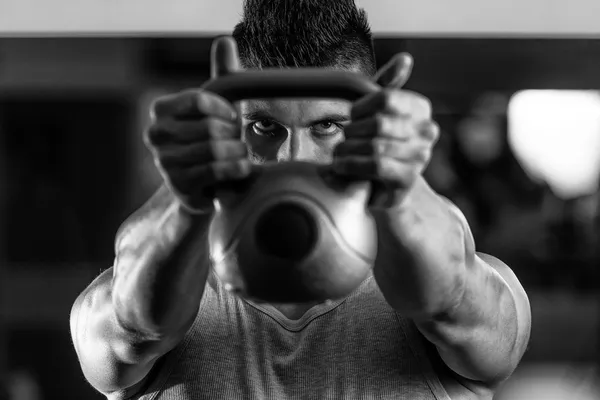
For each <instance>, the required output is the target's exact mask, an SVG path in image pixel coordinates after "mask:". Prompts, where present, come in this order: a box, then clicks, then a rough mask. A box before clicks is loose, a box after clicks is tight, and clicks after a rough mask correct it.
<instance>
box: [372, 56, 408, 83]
mask: <svg viewBox="0 0 600 400" xmlns="http://www.w3.org/2000/svg"><path fill="white" fill-rule="evenodd" d="M412 67H413V58H412V56H411V55H410V54H408V53H399V54H396V55H395V56H394V57H392V59H391V60H390V61H388V62H387V63H386V64H385V65H384V66H383V67H381V69H380V70H379V71H378V72H377V74H375V77H374V80H375V82H377V83H378V84H379V85H381V86H383V87H388V88H396V89H400V88H401V87H403V86H404V85H405V84H406V82H407V81H408V79H409V78H410V74H411V73H412Z"/></svg>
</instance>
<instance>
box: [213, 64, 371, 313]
mask: <svg viewBox="0 0 600 400" xmlns="http://www.w3.org/2000/svg"><path fill="white" fill-rule="evenodd" d="M204 89H205V90H207V91H210V92H213V93H215V94H218V95H220V96H222V97H223V98H225V99H227V100H228V101H230V102H232V103H233V102H236V101H239V100H247V99H265V98H300V97H302V98H338V99H345V100H350V101H353V100H356V99H358V98H360V97H362V96H364V95H366V94H369V93H372V92H375V91H377V90H380V87H379V86H378V85H377V84H375V83H374V82H372V81H370V80H369V79H367V78H366V77H363V76H362V75H359V74H356V73H352V72H345V71H331V70H324V69H318V68H297V69H289V70H284V69H266V70H260V71H248V72H239V73H234V74H231V75H226V76H224V77H220V78H216V79H214V80H211V81H209V82H208V83H207V84H206V85H205V87H204ZM370 191H371V184H370V183H369V182H356V181H350V180H345V179H341V178H339V177H336V176H334V175H333V174H332V173H331V170H330V167H329V166H326V165H317V164H313V163H309V162H296V161H291V162H284V163H267V164H264V165H260V166H257V167H256V169H255V171H254V172H253V173H252V174H251V176H250V177H249V178H247V179H246V180H244V181H243V182H240V183H236V184H235V185H234V186H233V187H227V188H225V187H222V188H220V189H219V190H218V191H217V192H216V200H215V213H214V216H213V219H212V222H211V225H210V228H209V238H208V239H209V249H210V257H211V261H212V267H213V268H214V271H215V273H216V275H217V276H218V277H219V279H220V280H221V282H222V283H223V284H224V286H225V288H226V289H227V290H229V291H231V292H234V293H235V294H237V295H239V296H241V297H244V298H247V299H250V300H253V301H255V302H269V303H303V302H313V301H327V300H335V299H340V298H343V297H346V296H348V295H349V294H350V293H352V292H353V291H354V290H355V289H356V288H357V287H358V286H359V285H360V284H361V283H362V282H363V281H364V280H365V279H366V277H367V276H368V274H369V272H370V270H371V268H372V265H373V262H374V260H375V256H376V253H377V230H376V226H375V222H374V220H373V217H372V216H371V214H370V213H369V211H368V209H367V205H368V201H369V198H370Z"/></svg>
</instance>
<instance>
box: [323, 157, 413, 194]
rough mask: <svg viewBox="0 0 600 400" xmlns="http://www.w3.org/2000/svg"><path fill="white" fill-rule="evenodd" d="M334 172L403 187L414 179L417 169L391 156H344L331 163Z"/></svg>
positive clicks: (388, 185)
mask: <svg viewBox="0 0 600 400" xmlns="http://www.w3.org/2000/svg"><path fill="white" fill-rule="evenodd" d="M332 169H333V171H334V172H335V173H337V174H340V175H344V176H348V177H350V178H353V179H365V180H372V181H378V182H382V183H384V184H385V186H386V187H393V188H405V187H409V186H410V184H411V183H412V182H413V181H414V176H415V175H416V174H417V173H418V170H416V169H415V168H414V165H413V164H412V163H405V162H402V161H399V160H396V159H394V158H391V157H367V156H365V157H361V156H355V157H345V158H338V159H336V160H335V161H334V162H333V164H332Z"/></svg>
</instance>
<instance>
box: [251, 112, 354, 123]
mask: <svg viewBox="0 0 600 400" xmlns="http://www.w3.org/2000/svg"><path fill="white" fill-rule="evenodd" d="M243 116H244V118H245V119H247V120H250V121H260V120H270V121H274V122H278V121H277V118H274V117H273V116H272V115H271V114H270V113H269V112H267V111H264V110H258V111H250V112H247V113H244V114H243ZM325 121H331V122H348V121H350V115H348V114H345V113H328V114H323V115H322V116H320V117H319V118H317V119H315V120H313V121H310V122H309V123H308V125H314V124H318V123H320V122H325Z"/></svg>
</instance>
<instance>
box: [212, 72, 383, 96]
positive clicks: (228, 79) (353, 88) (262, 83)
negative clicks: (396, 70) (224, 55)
mask: <svg viewBox="0 0 600 400" xmlns="http://www.w3.org/2000/svg"><path fill="white" fill-rule="evenodd" d="M204 90H206V91H209V92H212V93H215V94H217V95H219V96H221V97H223V98H225V99H226V100H228V101H230V102H232V103H233V102H236V101H240V100H249V99H272V98H302V97H304V98H331V99H333V98H336V99H343V100H349V101H355V100H358V99H359V98H361V97H363V96H365V95H367V94H370V93H374V92H377V91H379V90H381V87H380V86H379V85H378V84H376V83H375V82H373V81H371V80H370V79H369V78H368V77H366V76H363V75H361V74H359V73H356V72H349V71H339V70H328V69H323V68H295V69H279V68H273V69H264V70H251V71H243V72H236V73H233V74H229V75H225V76H222V77H219V78H216V79H212V80H210V81H208V82H207V83H206V85H205V86H204Z"/></svg>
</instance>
